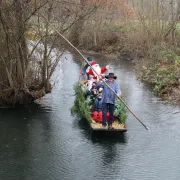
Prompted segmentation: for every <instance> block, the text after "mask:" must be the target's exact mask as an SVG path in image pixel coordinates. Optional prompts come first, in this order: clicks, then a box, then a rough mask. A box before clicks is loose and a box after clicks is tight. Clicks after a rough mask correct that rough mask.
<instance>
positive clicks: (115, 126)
mask: <svg viewBox="0 0 180 180" xmlns="http://www.w3.org/2000/svg"><path fill="white" fill-rule="evenodd" d="M90 127H91V129H92V130H93V131H109V132H118V131H119V132H126V131H127V129H126V127H125V125H124V124H120V123H118V122H117V121H114V122H113V124H112V127H113V129H108V126H107V128H103V127H102V124H101V123H99V122H95V121H94V120H92V122H91V123H90Z"/></svg>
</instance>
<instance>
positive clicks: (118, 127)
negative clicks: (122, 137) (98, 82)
mask: <svg viewBox="0 0 180 180" xmlns="http://www.w3.org/2000/svg"><path fill="white" fill-rule="evenodd" d="M74 89H75V92H76V99H75V101H74V106H73V107H72V112H74V113H76V114H78V115H79V116H80V117H81V118H83V119H86V120H87V122H88V124H89V126H90V129H91V130H92V131H95V132H126V131H127V128H126V124H125V119H126V118H127V114H126V110H125V107H124V106H123V104H122V103H121V104H120V105H119V109H118V106H116V110H115V112H116V113H117V114H120V115H121V120H120V118H118V115H117V117H115V118H114V121H113V123H112V127H113V128H112V129H109V128H108V126H107V128H104V127H102V124H101V122H99V121H97V120H95V119H93V116H92V110H91V108H90V105H89V102H90V98H87V97H86V96H85V92H86V87H85V86H84V84H83V83H81V84H77V85H75V87H74ZM120 110H123V111H124V112H120ZM122 113H123V114H122ZM122 119H123V122H122Z"/></svg>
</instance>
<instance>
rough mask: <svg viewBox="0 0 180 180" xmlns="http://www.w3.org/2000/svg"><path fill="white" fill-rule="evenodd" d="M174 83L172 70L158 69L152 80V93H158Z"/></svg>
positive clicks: (174, 78) (174, 75)
mask: <svg viewBox="0 0 180 180" xmlns="http://www.w3.org/2000/svg"><path fill="white" fill-rule="evenodd" d="M175 81H176V74H175V71H173V68H164V67H163V68H159V69H158V70H157V71H156V74H155V79H154V82H153V83H154V84H155V86H154V89H153V90H154V91H155V92H160V91H161V90H162V89H164V88H165V87H166V86H168V85H170V84H173V83H174V82H175Z"/></svg>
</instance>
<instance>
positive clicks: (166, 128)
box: [0, 54, 180, 180]
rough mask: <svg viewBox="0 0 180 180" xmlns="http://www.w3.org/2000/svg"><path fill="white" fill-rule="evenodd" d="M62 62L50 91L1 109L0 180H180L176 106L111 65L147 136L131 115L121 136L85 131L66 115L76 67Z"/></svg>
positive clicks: (129, 71)
mask: <svg viewBox="0 0 180 180" xmlns="http://www.w3.org/2000/svg"><path fill="white" fill-rule="evenodd" d="M66 57H67V59H68V60H66V59H65V58H64V57H63V58H62V61H61V65H60V67H59V68H58V70H57V72H56V74H55V76H54V78H55V79H56V83H55V86H54V88H53V91H52V93H51V94H47V95H46V96H45V97H43V98H42V99H40V100H38V101H36V103H33V104H31V105H25V106H21V107H18V108H16V109H3V110H0V180H1V179H2V180H56V179H57V180H59V179H62V180H71V179H73V180H92V179H96V180H108V179H110V180H119V179H121V180H141V179H142V180H152V179H156V180H162V179H163V180H170V179H173V180H175V179H177V180H178V179H180V171H179V167H180V161H179V159H180V150H179V149H180V138H179V137H180V131H179V128H180V108H179V107H174V106H171V105H166V104H165V103H164V102H163V101H161V100H160V99H159V98H157V97H155V96H154V95H153V94H152V93H151V91H150V89H149V88H148V87H147V86H146V85H145V84H142V83H140V82H139V81H137V80H136V77H135V73H134V71H133V65H132V64H131V63H130V62H125V61H123V60H116V61H112V62H110V66H111V67H112V70H113V71H114V73H115V74H116V75H117V76H118V79H117V81H118V83H119V84H120V86H121V90H122V92H123V94H124V96H125V97H126V102H127V103H128V105H129V106H130V108H131V109H132V110H133V111H134V112H135V113H136V115H137V116H138V117H139V118H140V119H141V120H142V121H143V122H144V123H145V124H146V125H147V126H148V127H149V128H150V130H151V132H149V131H147V130H146V129H145V128H144V127H143V126H141V125H140V124H139V122H138V121H137V120H136V119H135V118H134V117H133V116H132V115H131V114H129V117H128V120H127V128H128V131H127V132H126V133H124V135H119V134H117V135H116V136H113V137H108V136H107V135H106V136H104V137H103V136H97V134H91V133H90V132H89V129H88V126H87V124H86V123H84V121H83V120H79V119H78V118H76V117H73V116H72V115H71V112H70V108H71V107H72V105H73V102H74V98H75V96H74V90H73V85H74V83H75V82H77V81H78V74H79V69H80V67H79V65H78V64H77V63H76V62H75V61H74V60H73V57H72V56H71V55H70V54H69V55H66ZM74 59H76V58H74ZM99 62H100V64H101V65H105V64H106V62H107V61H105V60H104V61H103V60H102V61H100V60H99Z"/></svg>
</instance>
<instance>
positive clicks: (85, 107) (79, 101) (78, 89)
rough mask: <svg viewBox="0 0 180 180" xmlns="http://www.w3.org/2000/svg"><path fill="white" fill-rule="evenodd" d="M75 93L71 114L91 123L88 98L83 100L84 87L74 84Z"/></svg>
mask: <svg viewBox="0 0 180 180" xmlns="http://www.w3.org/2000/svg"><path fill="white" fill-rule="evenodd" d="M74 90H75V93H76V99H75V101H74V106H73V107H72V108H71V112H72V113H76V114H77V115H78V116H80V117H82V118H85V119H87V120H88V121H89V122H91V121H92V119H91V114H90V105H89V104H90V101H91V99H90V97H88V98H87V99H86V98H85V86H84V85H82V84H81V85H79V84H76V85H75V86H74Z"/></svg>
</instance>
